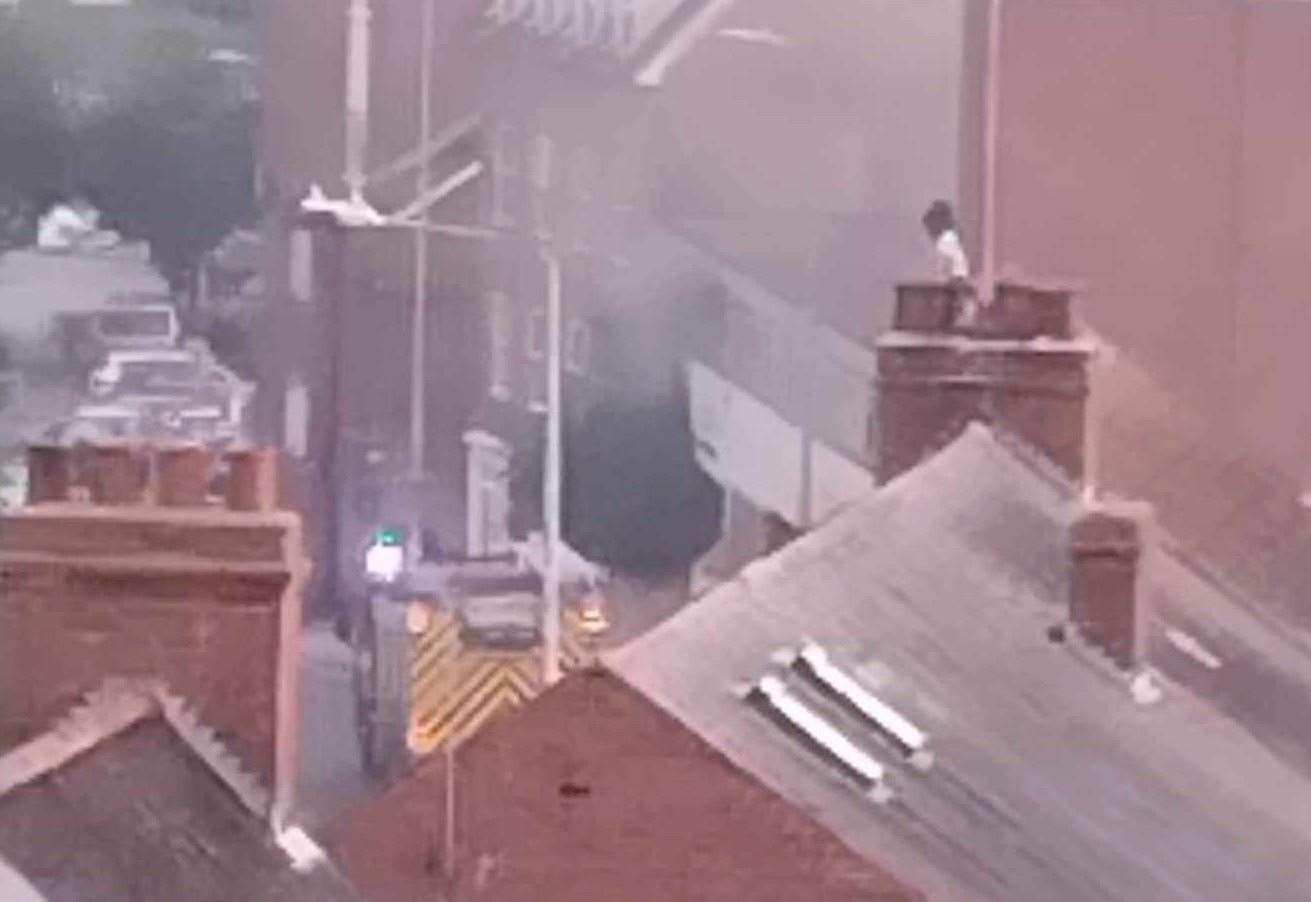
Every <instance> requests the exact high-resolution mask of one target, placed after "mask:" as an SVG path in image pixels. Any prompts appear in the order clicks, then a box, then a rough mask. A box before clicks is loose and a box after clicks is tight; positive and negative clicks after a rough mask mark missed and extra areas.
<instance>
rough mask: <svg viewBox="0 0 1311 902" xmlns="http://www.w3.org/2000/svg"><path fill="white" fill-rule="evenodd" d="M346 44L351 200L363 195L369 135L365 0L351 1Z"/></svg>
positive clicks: (370, 15)
mask: <svg viewBox="0 0 1311 902" xmlns="http://www.w3.org/2000/svg"><path fill="white" fill-rule="evenodd" d="M347 18H348V21H349V28H348V31H347V35H348V36H347V45H346V166H345V173H344V175H343V178H344V179H345V182H346V188H347V190H348V191H349V192H350V197H351V199H352V200H355V199H356V198H362V197H363V196H364V154H365V148H366V146H367V143H368V138H369V20H370V19H372V18H373V13H372V11H371V10H370V9H369V0H351V5H350V9H349V11H348V12H347Z"/></svg>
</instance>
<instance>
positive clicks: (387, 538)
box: [374, 529, 401, 547]
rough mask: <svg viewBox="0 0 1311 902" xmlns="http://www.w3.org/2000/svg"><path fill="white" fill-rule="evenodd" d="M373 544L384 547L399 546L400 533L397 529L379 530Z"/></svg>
mask: <svg viewBox="0 0 1311 902" xmlns="http://www.w3.org/2000/svg"><path fill="white" fill-rule="evenodd" d="M374 543H375V544H377V545H383V546H385V547H394V546H396V545H400V544H401V531H400V530H399V529H380V530H378V533H377V535H376V537H375V539H374Z"/></svg>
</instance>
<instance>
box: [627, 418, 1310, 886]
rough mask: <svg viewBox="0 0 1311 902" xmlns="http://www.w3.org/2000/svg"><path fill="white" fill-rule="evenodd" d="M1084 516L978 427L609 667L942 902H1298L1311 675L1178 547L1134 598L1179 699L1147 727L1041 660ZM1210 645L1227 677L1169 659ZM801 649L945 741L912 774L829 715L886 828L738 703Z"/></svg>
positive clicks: (862, 732)
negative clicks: (859, 760)
mask: <svg viewBox="0 0 1311 902" xmlns="http://www.w3.org/2000/svg"><path fill="white" fill-rule="evenodd" d="M1074 510H1075V507H1074V491H1073V488H1072V487H1071V486H1069V485H1066V484H1065V483H1063V482H1062V481H1060V480H1059V479H1058V478H1056V477H1054V476H1053V475H1051V474H1050V473H1048V472H1046V471H1045V470H1044V469H1043V468H1041V467H1039V466H1038V465H1036V464H1035V463H1034V459H1033V458H1032V457H1031V456H1030V455H1028V454H1027V453H1026V452H1024V451H1023V449H1018V448H1013V447H1011V446H1010V445H1009V444H1008V443H1007V442H1004V441H1002V440H999V439H998V438H997V437H995V436H994V435H993V434H992V433H990V432H989V431H988V430H986V429H985V428H984V427H982V426H979V425H975V426H972V427H970V428H969V429H968V430H967V431H966V432H965V434H963V435H962V436H961V437H960V438H959V439H958V440H957V441H956V442H955V443H954V444H953V445H951V446H949V447H948V448H947V449H946V450H944V451H943V452H941V453H940V454H939V455H937V456H935V457H933V458H931V459H930V460H929V461H927V462H926V463H924V464H923V465H922V466H920V467H919V468H917V469H915V470H912V471H910V472H909V473H907V474H905V475H904V476H902V477H901V478H899V479H897V480H894V481H893V482H891V483H889V484H888V485H886V486H884V487H882V488H880V489H877V490H874V491H872V492H871V493H870V494H869V495H867V496H866V497H864V498H863V499H861V500H860V501H858V502H857V503H855V504H854V505H853V506H852V507H851V508H850V509H848V510H847V511H846V512H844V513H843V514H841V515H839V516H838V517H836V518H835V519H833V520H832V521H830V522H829V523H828V524H826V525H824V526H822V527H820V528H818V529H816V530H815V531H813V532H812V533H810V534H808V535H806V536H803V537H802V538H800V539H798V540H796V541H795V542H793V543H792V544H791V545H789V546H787V547H786V548H785V549H783V550H782V551H780V552H779V553H777V554H775V555H773V556H772V557H769V558H766V559H763V560H761V561H758V562H756V563H754V564H752V565H751V566H749V567H747V568H746V569H745V570H744V571H743V572H742V574H741V575H740V576H739V577H738V578H737V579H736V580H734V581H733V582H730V583H727V584H725V585H724V586H722V587H720V588H719V589H717V590H715V591H713V592H711V593H710V594H708V595H707V596H705V597H704V598H703V599H701V600H700V601H698V602H694V603H693V604H691V605H690V606H688V607H687V608H685V609H684V610H683V611H681V612H680V613H679V614H677V615H675V616H674V617H672V618H671V619H670V620H668V621H666V622H665V623H663V624H661V625H660V626H658V627H656V628H655V629H654V630H652V631H651V632H650V633H648V634H646V635H645V636H643V637H641V638H639V639H637V640H635V641H634V642H632V643H630V644H629V645H627V646H625V647H623V648H620V649H618V650H616V651H615V652H613V653H611V654H609V655H608V656H607V657H606V661H607V663H608V664H609V666H611V667H613V668H614V669H615V670H616V671H617V672H618V673H619V674H620V675H621V676H623V678H624V679H625V680H627V681H629V682H630V683H631V684H632V685H633V686H635V687H636V688H637V689H638V690H639V691H641V692H642V693H644V694H645V695H647V696H648V697H649V698H651V699H653V700H654V701H656V702H657V703H658V704H660V705H661V706H662V707H663V708H665V709H666V710H667V711H668V712H670V713H671V714H672V715H674V716H675V717H677V718H678V719H679V720H681V721H683V723H684V724H686V725H687V726H688V727H690V728H691V729H692V730H694V731H696V732H697V733H698V734H700V735H701V736H702V737H704V738H705V739H706V740H708V741H709V742H710V743H711V744H712V745H713V746H715V747H716V748H718V749H719V750H720V751H722V752H723V753H724V754H725V755H726V756H727V757H728V758H729V759H730V760H731V761H733V762H734V763H735V764H737V765H738V766H739V767H741V768H743V769H744V770H746V771H748V772H749V773H752V774H754V775H755V776H757V777H758V778H760V779H761V780H762V781H763V782H764V783H765V784H766V785H768V786H770V787H771V788H773V789H774V790H776V791H777V792H779V793H780V794H781V795H782V796H784V797H785V798H787V799H788V800H790V801H791V802H793V804H795V805H797V806H799V807H802V808H804V809H806V810H808V811H810V812H812V813H813V814H814V815H815V817H816V818H817V819H818V820H819V821H820V822H821V823H823V824H825V825H826V826H828V827H829V828H831V829H832V830H833V831H834V832H835V833H836V834H837V835H838V836H839V837H840V838H841V839H842V840H843V841H844V842H846V843H847V844H848V845H850V846H851V847H852V848H854V849H855V850H857V851H858V852H861V853H862V854H864V855H866V856H867V857H869V858H870V859H872V860H878V861H886V862H888V863H889V865H890V866H891V867H892V868H893V870H894V872H895V873H896V874H897V876H898V877H900V878H901V879H903V880H905V881H906V882H907V883H909V884H911V885H914V886H917V887H920V888H923V889H924V890H925V891H926V892H927V893H928V895H929V896H930V897H931V898H934V899H971V900H976V899H982V900H1006V902H1026V900H1032V902H1050V900H1053V899H1061V900H1069V902H1082V900H1088V902H1093V900H1097V902H1105V900H1125V902H1130V900H1133V902H1137V900H1143V899H1152V900H1162V902H1164V900H1173V899H1200V898H1206V899H1245V900H1271V902H1273V900H1279V899H1293V898H1301V897H1303V896H1305V893H1306V887H1307V886H1308V885H1311V857H1309V853H1311V807H1309V806H1307V805H1306V804H1305V799H1307V798H1311V759H1308V756H1307V750H1308V749H1311V741H1308V740H1311V729H1308V728H1307V726H1306V725H1307V724H1308V723H1311V708H1308V706H1307V704H1308V703H1307V702H1306V701H1305V699H1306V698H1308V697H1311V692H1309V691H1308V690H1311V679H1309V678H1308V673H1309V672H1311V667H1308V661H1309V660H1311V658H1309V657H1308V655H1307V653H1306V651H1305V649H1304V648H1302V647H1301V646H1299V645H1298V644H1297V643H1296V642H1294V641H1292V640H1290V639H1289V638H1288V637H1287V636H1285V635H1284V633H1283V631H1281V630H1280V629H1279V628H1278V627H1277V626H1272V625H1271V624H1269V623H1267V622H1266V621H1264V620H1262V619H1261V618H1260V617H1258V616H1255V615H1254V614H1253V613H1252V612H1251V611H1250V610H1249V609H1248V608H1246V607H1244V606H1243V605H1242V604H1241V603H1240V602H1238V601H1235V600H1234V599H1233V598H1231V597H1229V596H1228V595H1227V594H1226V593H1224V592H1223V591H1222V590H1220V589H1219V588H1218V587H1217V586H1216V585H1215V584H1214V583H1213V582H1211V581H1208V580H1207V579H1206V578H1205V576H1204V575H1201V574H1199V573H1197V572H1196V571H1195V570H1192V569H1190V568H1189V567H1188V566H1187V564H1186V563H1185V562H1183V561H1181V560H1180V559H1179V558H1178V557H1177V556H1175V555H1174V554H1173V553H1172V552H1171V551H1170V546H1169V543H1168V542H1166V543H1165V544H1164V545H1162V546H1157V547H1156V549H1155V550H1153V551H1152V552H1151V553H1149V554H1148V555H1147V557H1146V558H1145V560H1144V562H1143V564H1142V575H1141V583H1142V586H1141V591H1142V593H1143V597H1145V598H1147V599H1149V600H1150V601H1151V602H1152V603H1153V604H1154V605H1155V613H1154V614H1153V616H1152V617H1151V621H1150V635H1151V642H1150V646H1151V655H1152V663H1153V664H1154V665H1155V666H1156V667H1157V668H1158V669H1159V671H1160V674H1161V675H1162V676H1161V677H1160V679H1161V680H1162V681H1163V682H1164V690H1165V691H1164V695H1163V697H1162V699H1161V700H1160V701H1158V702H1157V703H1156V704H1151V705H1141V704H1137V703H1135V701H1134V700H1133V698H1132V696H1131V693H1130V691H1129V685H1128V680H1127V679H1126V678H1125V677H1124V676H1122V675H1120V674H1118V673H1117V672H1116V671H1114V670H1113V669H1112V668H1111V667H1110V666H1109V665H1108V664H1106V663H1105V662H1104V661H1103V660H1102V659H1100V658H1099V657H1098V656H1096V655H1094V654H1093V653H1092V652H1091V651H1089V650H1087V649H1085V648H1084V647H1083V646H1082V644H1081V643H1079V642H1077V641H1067V642H1064V643H1057V642H1053V641H1051V639H1050V638H1049V636H1048V629H1049V627H1051V626H1052V625H1055V624H1059V623H1061V622H1063V620H1064V619H1065V610H1066V606H1065V599H1066V586H1067V581H1068V564H1067V552H1066V544H1065V543H1066V529H1067V526H1068V523H1069V521H1070V517H1071V514H1072V513H1073V511H1074ZM1202 629H1205V630H1206V631H1207V632H1206V633H1205V634H1204V635H1203V636H1202V637H1201V640H1200V644H1201V645H1202V646H1203V648H1204V650H1206V649H1209V652H1208V653H1210V654H1212V655H1213V656H1214V657H1215V658H1216V659H1218V660H1219V661H1220V664H1219V667H1218V668H1216V669H1212V668H1211V667H1209V666H1207V665H1205V664H1203V663H1201V660H1200V659H1199V658H1198V657H1197V651H1196V649H1195V648H1194V649H1192V651H1191V652H1185V651H1183V650H1181V645H1183V646H1187V643H1186V642H1180V641H1179V637H1180V636H1185V637H1192V638H1194V639H1196V638H1198V637H1197V636H1196V635H1195V634H1194V633H1192V632H1188V631H1189V630H1193V631H1197V630H1202ZM1171 637H1173V640H1172V638H1171ZM806 639H810V640H813V641H815V642H818V643H819V644H820V645H821V646H823V647H824V648H825V649H827V650H828V652H829V654H830V656H831V657H832V658H833V659H834V661H835V662H837V663H838V665H839V666H840V667H842V668H843V669H844V671H845V672H847V673H848V674H850V675H852V676H853V677H854V679H856V680H857V681H858V682H859V683H861V684H862V685H863V686H864V688H865V689H866V690H867V691H873V692H875V693H877V695H878V697H879V698H880V699H882V700H883V701H884V702H886V703H888V704H891V705H893V706H894V707H895V708H897V709H898V710H899V711H901V713H902V714H904V715H905V716H907V717H908V718H910V720H911V721H912V722H914V723H915V724H916V725H917V726H918V727H920V728H921V729H923V730H925V731H926V732H927V733H928V734H929V736H930V737H931V738H930V744H929V747H930V749H931V750H932V752H933V755H934V756H935V758H936V763H935V764H934V766H933V767H932V768H931V769H930V770H928V771H927V772H923V773H922V772H919V771H917V770H915V769H914V768H912V767H909V766H908V765H907V764H906V763H904V762H903V761H902V758H901V757H900V756H899V754H898V753H897V752H896V751H894V750H893V749H891V748H888V747H885V746H884V745H883V744H882V743H881V742H879V741H878V740H876V739H875V738H873V735H872V733H871V732H870V731H869V730H868V729H867V728H865V727H862V726H861V725H859V724H858V723H857V722H856V721H854V720H852V719H851V718H850V717H846V716H844V715H840V714H836V713H834V714H833V716H834V717H835V720H834V723H835V724H837V725H839V727H840V728H841V729H842V730H843V731H844V733H845V735H847V736H848V737H849V738H850V739H852V740H853V741H854V742H856V743H857V744H858V745H859V746H860V747H861V748H863V749H865V750H866V751H867V752H871V753H873V754H874V755H876V756H877V757H878V759H879V760H880V761H881V762H882V763H883V764H884V765H885V766H886V767H887V768H888V771H887V778H886V783H887V786H888V788H890V790H891V791H892V793H893V797H892V799H891V800H890V801H888V802H887V803H886V804H882V805H880V804H877V803H875V802H873V801H871V800H870V799H869V798H867V797H866V796H865V795H863V794H862V793H860V792H858V791H857V790H856V787H855V786H854V785H853V783H852V781H851V780H850V779H849V778H848V777H846V776H844V775H842V774H841V773H840V772H838V771H837V770H835V769H832V768H830V767H829V766H828V765H827V764H825V763H824V762H823V761H821V760H820V759H819V758H817V757H816V756H815V755H814V754H812V753H811V752H810V751H809V750H807V749H806V748H804V747H803V746H801V745H800V744H798V743H797V742H796V741H795V740H794V739H793V738H791V737H790V736H789V735H788V734H786V733H785V732H783V731H781V730H779V729H778V728H777V726H775V724H773V723H771V722H770V721H769V720H768V719H766V718H765V717H762V716H761V715H760V714H759V713H758V712H757V711H756V710H754V709H753V708H752V707H750V706H749V705H747V704H746V703H745V702H744V701H743V700H742V699H741V698H740V697H739V696H738V695H737V694H735V692H734V688H735V687H740V686H741V684H742V683H744V682H745V681H751V680H755V679H757V678H759V677H760V676H761V675H762V674H765V673H771V672H774V673H777V672H778V668H777V665H774V664H773V663H771V660H770V658H771V654H772V653H774V652H776V651H778V650H779V649H781V648H788V647H791V648H796V647H798V646H799V645H800V644H801V643H802V642H803V641H804V640H806ZM1208 642H1209V643H1211V645H1210V646H1207V645H1206V643H1208ZM1211 663H1215V662H1214V661H1212V662H1211ZM785 682H786V683H787V684H788V685H789V686H792V687H793V688H794V689H795V690H796V691H798V692H800V693H802V695H803V696H804V694H805V688H804V686H800V687H799V686H796V685H795V680H793V679H792V678H791V677H785ZM1274 699H1277V700H1278V701H1277V702H1274ZM811 700H812V701H813V702H814V703H815V704H816V705H818V706H819V710H821V711H825V710H829V709H827V708H825V707H824V703H823V702H822V701H820V700H818V699H815V698H811ZM1272 702H1273V703H1272ZM830 713H832V712H830ZM1299 723H1300V724H1301V726H1300V728H1299V727H1298V726H1296V725H1297V724H1299Z"/></svg>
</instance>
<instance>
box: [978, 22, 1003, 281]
mask: <svg viewBox="0 0 1311 902" xmlns="http://www.w3.org/2000/svg"><path fill="white" fill-rule="evenodd" d="M1001 17H1002V0H991V2H990V3H989V5H988V55H987V78H986V80H985V82H984V103H985V105H986V113H985V117H986V118H985V120H984V136H983V272H982V274H981V277H982V280H983V286H982V291H981V292H980V296H981V300H982V301H983V302H984V303H985V304H990V303H992V299H993V294H994V293H995V292H996V282H997V218H998V217H997V140H998V132H999V131H1000V128H1001V118H1000V117H1001Z"/></svg>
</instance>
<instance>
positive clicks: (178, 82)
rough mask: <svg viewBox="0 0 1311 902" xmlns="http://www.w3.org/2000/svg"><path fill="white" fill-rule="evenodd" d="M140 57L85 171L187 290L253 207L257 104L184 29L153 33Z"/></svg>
mask: <svg viewBox="0 0 1311 902" xmlns="http://www.w3.org/2000/svg"><path fill="white" fill-rule="evenodd" d="M136 59H137V60H138V61H139V62H138V64H137V65H136V66H135V67H133V69H132V70H131V71H130V72H129V73H128V83H127V91H126V97H125V98H124V100H122V101H121V102H119V103H117V104H115V105H114V106H113V107H112V108H111V110H110V111H109V112H108V113H107V114H106V115H105V116H103V117H101V118H100V119H99V120H98V121H97V122H96V123H95V124H94V125H93V126H91V127H90V128H88V129H87V132H86V134H85V139H84V141H83V142H82V144H83V147H84V154H83V160H82V167H81V169H82V179H83V181H84V182H85V184H86V185H87V186H88V188H89V190H90V192H91V193H92V194H93V196H94V199H95V201H96V203H97V204H98V205H99V206H100V208H101V210H102V212H103V213H104V214H105V217H106V219H107V220H108V221H109V222H111V223H112V224H113V225H114V227H116V228H118V229H119V230H120V231H122V232H123V233H125V234H126V235H128V236H129V237H132V238H137V239H141V240H144V241H146V242H147V243H148V244H149V246H150V251H151V260H152V262H153V263H154V265H155V266H156V267H157V268H158V269H159V271H160V272H161V274H163V275H164V277H165V278H166V279H167V280H168V281H169V284H170V285H171V286H172V287H173V288H174V290H175V291H187V290H189V289H191V288H192V287H193V281H194V277H195V274H196V271H197V267H198V264H199V262H200V260H201V258H202V257H203V256H204V254H206V253H207V252H209V251H210V250H212V249H213V248H214V247H215V246H216V245H217V244H218V243H219V242H220V241H221V240H222V239H223V238H224V236H226V235H227V234H228V233H229V232H230V231H231V230H232V229H233V228H234V227H236V226H239V225H243V224H247V223H249V222H250V220H251V219H252V218H253V217H254V215H255V212H256V205H255V192H254V173H255V156H254V137H255V111H254V110H253V109H252V107H251V106H250V105H248V104H246V103H244V102H243V101H242V99H241V98H240V97H239V96H236V95H234V94H233V92H232V91H231V90H229V85H228V84H227V83H226V82H225V80H224V79H223V78H222V73H221V71H219V70H218V69H217V68H216V67H215V66H214V65H213V64H212V63H210V62H209V61H208V60H207V59H206V58H205V56H204V54H203V52H202V48H201V47H200V46H199V43H198V42H197V41H196V40H195V39H194V38H193V37H192V36H191V35H189V34H188V33H187V32H185V31H183V30H179V29H172V30H164V31H154V32H149V33H147V34H146V35H145V37H144V39H143V46H142V47H141V51H140V52H139V53H138V55H137V56H136Z"/></svg>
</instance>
